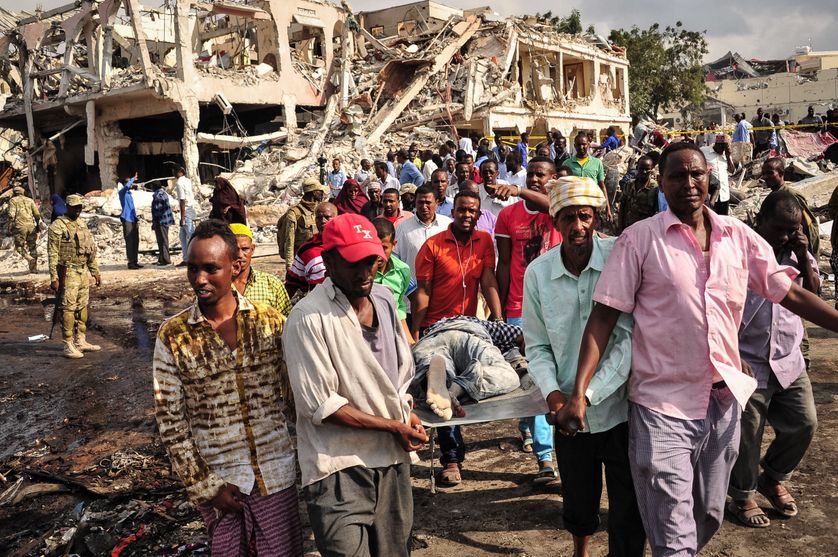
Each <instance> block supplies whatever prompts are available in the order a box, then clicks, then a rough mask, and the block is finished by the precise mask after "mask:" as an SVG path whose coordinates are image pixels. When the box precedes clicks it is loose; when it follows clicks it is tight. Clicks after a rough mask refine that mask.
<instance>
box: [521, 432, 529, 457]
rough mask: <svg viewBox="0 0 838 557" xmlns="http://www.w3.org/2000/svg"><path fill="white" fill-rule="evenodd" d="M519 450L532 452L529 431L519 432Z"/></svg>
mask: <svg viewBox="0 0 838 557" xmlns="http://www.w3.org/2000/svg"><path fill="white" fill-rule="evenodd" d="M521 450H522V451H524V452H525V453H531V452H532V433H531V432H529V431H527V432H525V433H521Z"/></svg>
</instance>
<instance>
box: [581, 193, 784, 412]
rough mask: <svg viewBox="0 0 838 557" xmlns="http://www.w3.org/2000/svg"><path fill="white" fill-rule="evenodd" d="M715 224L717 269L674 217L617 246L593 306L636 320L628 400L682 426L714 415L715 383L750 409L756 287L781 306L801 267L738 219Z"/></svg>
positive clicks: (643, 224) (644, 225)
mask: <svg viewBox="0 0 838 557" xmlns="http://www.w3.org/2000/svg"><path fill="white" fill-rule="evenodd" d="M704 213H705V215H707V216H708V217H709V219H710V226H711V232H710V250H709V253H710V272H709V274H708V272H707V266H706V264H705V260H704V256H703V254H702V250H701V246H700V245H699V244H698V241H697V240H696V238H695V235H694V234H693V232H692V230H691V229H690V227H689V226H687V225H686V224H684V223H682V222H681V221H680V220H679V219H678V218H677V217H676V216H675V215H674V214H673V213H672V211H670V210H666V211H665V212H663V213H658V214H657V215H655V216H654V217H651V218H648V219H645V220H642V221H640V222H638V223H636V224H634V225H632V226H630V227H629V228H627V229H626V230H625V231H624V232H623V234H622V235H621V236H620V237H619V238H618V239H617V242H616V243H615V245H614V250H613V251H612V252H611V257H609V259H608V262H607V263H606V265H605V268H604V269H603V271H602V275H601V276H600V279H599V283H598V284H597V288H596V291H595V293H594V300H595V301H596V302H599V303H601V304H605V305H607V306H610V307H612V308H615V309H618V310H620V311H623V312H626V313H633V315H634V323H635V325H634V333H633V335H632V370H631V376H630V377H629V400H631V401H632V402H634V403H636V404H640V405H643V406H645V407H647V408H649V409H651V410H654V411H656V412H660V413H662V414H666V415H668V416H673V417H675V418H680V419H688V420H697V419H703V418H705V417H706V415H707V405H708V402H709V398H710V389H711V387H712V384H713V376H714V375H717V376H720V377H721V378H722V379H724V381H725V382H726V383H727V386H728V387H729V388H730V390H731V392H732V393H733V395H734V396H735V397H736V400H738V401H739V404H740V405H741V406H742V407H744V406H745V403H746V402H747V401H748V398H749V397H750V396H751V394H752V393H753V392H754V389H755V388H756V381H755V380H754V379H753V378H751V377H748V376H747V375H745V374H744V373H742V368H741V363H740V360H739V344H738V332H739V324H740V322H741V320H742V309H743V306H744V304H745V296H746V294H747V291H748V289H749V288H750V289H751V290H753V291H754V292H757V293H758V294H760V295H761V296H763V297H764V298H767V299H768V300H770V301H771V302H774V303H779V302H780V301H782V300H783V298H785V297H786V294H788V291H789V289H790V288H791V283H792V280H793V279H794V278H795V277H796V276H797V274H798V273H797V270H795V269H793V268H791V267H786V266H783V265H779V264H778V263H777V261H776V259H775V257H774V251H773V250H772V249H771V247H770V246H769V245H768V243H767V242H766V241H765V240H763V239H762V238H761V237H760V236H759V235H758V234H757V233H756V232H754V231H753V230H751V229H750V228H748V227H747V226H746V225H745V224H743V223H741V222H740V221H738V220H736V219H733V218H729V217H720V216H717V215H716V214H715V213H713V212H712V211H709V210H708V209H707V208H705V209H704Z"/></svg>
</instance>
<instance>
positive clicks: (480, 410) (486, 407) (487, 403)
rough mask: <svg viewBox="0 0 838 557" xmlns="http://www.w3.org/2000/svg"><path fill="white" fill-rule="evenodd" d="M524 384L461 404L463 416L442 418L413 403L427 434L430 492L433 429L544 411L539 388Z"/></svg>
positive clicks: (433, 481) (536, 414)
mask: <svg viewBox="0 0 838 557" xmlns="http://www.w3.org/2000/svg"><path fill="white" fill-rule="evenodd" d="M525 383H528V386H527V387H519V388H517V389H515V390H514V391H512V392H510V393H507V394H505V395H500V396H495V397H492V398H487V399H485V400H481V401H480V402H471V403H468V404H463V410H465V413H466V415H465V416H464V417H462V418H456V417H455V418H452V419H450V420H447V421H446V420H443V419H442V418H441V417H439V416H437V415H436V414H434V413H433V411H432V410H431V409H430V408H428V407H427V406H424V405H417V406H416V408H414V410H413V411H414V412H415V413H416V415H417V416H419V419H420V420H422V425H423V426H424V427H425V429H426V430H427V433H428V437H430V447H429V448H430V450H431V466H430V469H431V474H430V476H431V477H430V480H431V493H432V494H434V493H436V478H435V477H434V465H435V462H436V439H435V438H434V429H436V428H438V427H446V426H457V425H469V424H479V423H485V422H494V421H497V420H508V419H511V418H529V417H531V416H540V415H543V414H546V413H547V402H546V401H545V400H544V395H542V394H541V390H540V389H539V388H538V387H537V386H536V385H535V384H534V383H532V381H526V382H525Z"/></svg>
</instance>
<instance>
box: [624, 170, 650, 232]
mask: <svg viewBox="0 0 838 557" xmlns="http://www.w3.org/2000/svg"><path fill="white" fill-rule="evenodd" d="M658 207H659V205H658V183H657V182H655V181H654V180H649V183H648V184H646V185H645V186H644V185H642V184H638V183H637V181H636V180H635V181H634V182H631V183H630V184H629V186H628V188H627V189H626V191H625V192H623V198H622V201H621V203H620V228H621V229H622V230H625V229H626V228H628V227H629V226H631V225H632V224H634V223H636V222H638V221H641V220H643V219H647V218H649V217H653V216H655V214H657V212H658Z"/></svg>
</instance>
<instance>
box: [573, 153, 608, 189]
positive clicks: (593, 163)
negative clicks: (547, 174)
mask: <svg viewBox="0 0 838 557" xmlns="http://www.w3.org/2000/svg"><path fill="white" fill-rule="evenodd" d="M562 166H563V167H565V168H567V169H569V170H570V173H571V174H573V175H574V176H587V177H588V178H592V179H593V181H594V182H596V183H597V184H599V183H600V182H604V181H605V168H604V167H603V166H602V161H601V160H599V159H598V158H596V157H593V156H590V155H589V156H588V160H587V162H585V164H584V166H583V165H581V164H579V159H577V158H575V157H571V158H569V159H567V160H566V161H564V163H562Z"/></svg>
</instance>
